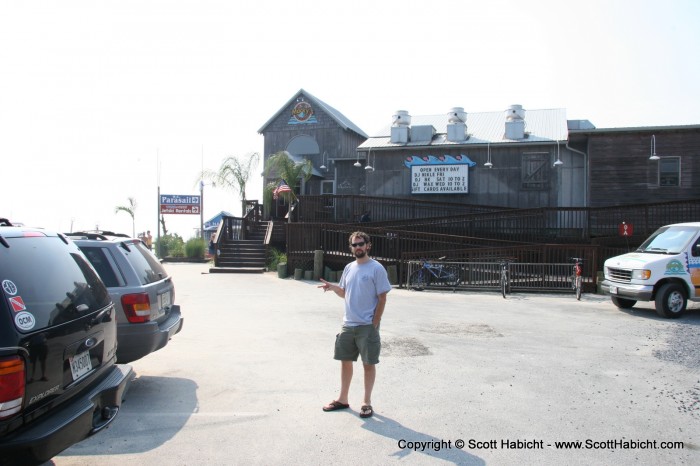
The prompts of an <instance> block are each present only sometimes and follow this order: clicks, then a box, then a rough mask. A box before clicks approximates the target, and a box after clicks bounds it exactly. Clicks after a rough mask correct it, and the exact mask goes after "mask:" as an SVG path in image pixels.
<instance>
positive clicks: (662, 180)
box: [659, 157, 681, 186]
mask: <svg viewBox="0 0 700 466" xmlns="http://www.w3.org/2000/svg"><path fill="white" fill-rule="evenodd" d="M680 185H681V158H680V157H662V158H661V160H659V186H680Z"/></svg>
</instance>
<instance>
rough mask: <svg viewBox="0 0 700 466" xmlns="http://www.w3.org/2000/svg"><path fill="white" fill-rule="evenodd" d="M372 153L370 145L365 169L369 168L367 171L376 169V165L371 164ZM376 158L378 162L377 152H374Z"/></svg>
mask: <svg viewBox="0 0 700 466" xmlns="http://www.w3.org/2000/svg"><path fill="white" fill-rule="evenodd" d="M371 153H372V148H371V147H370V148H369V150H368V151H367V165H365V170H367V171H374V167H373V166H372V165H370V159H369V156H370V154H371ZM374 160H375V162H376V160H377V154H374Z"/></svg>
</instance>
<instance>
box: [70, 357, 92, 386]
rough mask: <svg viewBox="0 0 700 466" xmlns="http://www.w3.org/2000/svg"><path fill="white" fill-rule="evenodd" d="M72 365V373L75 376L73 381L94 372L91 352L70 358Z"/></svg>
mask: <svg viewBox="0 0 700 466" xmlns="http://www.w3.org/2000/svg"><path fill="white" fill-rule="evenodd" d="M68 362H69V363H70V371H71V373H72V374H73V380H78V379H79V378H81V377H82V376H84V375H85V374H87V373H88V372H90V371H91V370H92V362H91V361H90V351H85V352H84V353H80V354H76V355H75V356H73V357H71V358H68Z"/></svg>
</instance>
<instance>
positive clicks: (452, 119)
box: [447, 107, 467, 142]
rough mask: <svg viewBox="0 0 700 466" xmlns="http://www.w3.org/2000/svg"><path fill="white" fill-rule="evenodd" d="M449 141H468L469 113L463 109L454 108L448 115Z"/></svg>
mask: <svg viewBox="0 0 700 466" xmlns="http://www.w3.org/2000/svg"><path fill="white" fill-rule="evenodd" d="M447 118H448V121H449V123H448V124H447V140H448V141H450V142H463V141H466V140H467V112H465V111H464V109H463V108H462V107H452V108H451V109H450V111H449V112H448V113H447Z"/></svg>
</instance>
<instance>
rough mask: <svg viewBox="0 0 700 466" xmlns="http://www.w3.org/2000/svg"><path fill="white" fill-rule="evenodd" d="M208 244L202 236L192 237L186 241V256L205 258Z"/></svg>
mask: <svg viewBox="0 0 700 466" xmlns="http://www.w3.org/2000/svg"><path fill="white" fill-rule="evenodd" d="M205 249H206V244H205V243H204V240H203V239H202V238H192V239H190V240H188V241H187V243H185V257H187V258H190V259H204V251H205Z"/></svg>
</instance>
